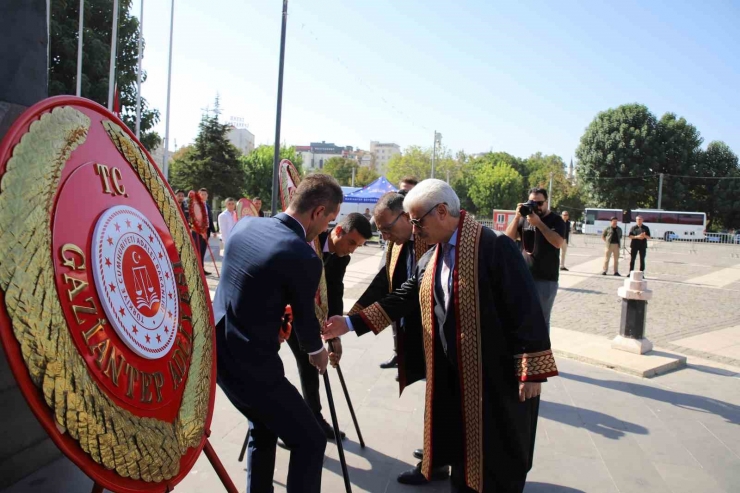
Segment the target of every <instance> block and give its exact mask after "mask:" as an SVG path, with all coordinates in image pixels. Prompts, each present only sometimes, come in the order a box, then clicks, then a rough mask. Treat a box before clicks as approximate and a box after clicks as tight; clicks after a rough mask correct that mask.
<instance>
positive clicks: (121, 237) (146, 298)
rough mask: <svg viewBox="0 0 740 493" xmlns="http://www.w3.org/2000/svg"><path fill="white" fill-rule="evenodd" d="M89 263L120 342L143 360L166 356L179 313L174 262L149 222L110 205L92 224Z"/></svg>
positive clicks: (172, 341) (129, 209) (137, 213)
mask: <svg viewBox="0 0 740 493" xmlns="http://www.w3.org/2000/svg"><path fill="white" fill-rule="evenodd" d="M92 259H93V265H92V268H93V277H94V278H95V287H96V288H97V291H98V295H99V296H100V301H101V303H102V305H103V309H104V310H105V314H106V315H107V316H108V321H109V322H110V323H111V325H112V326H113V328H114V330H115V331H116V333H117V334H118V336H119V337H120V338H121V340H123V342H124V343H125V344H126V346H128V347H129V349H131V350H132V351H133V352H134V353H136V354H138V355H139V356H141V357H143V358H146V359H159V358H161V357H163V356H165V355H166V354H167V353H168V352H169V350H170V348H171V347H172V345H173V344H174V343H175V336H176V335H177V324H178V320H180V313H179V304H178V296H177V286H176V284H175V274H174V271H173V270H172V263H171V262H170V259H169V256H168V255H167V251H166V249H165V246H164V243H163V242H162V238H160V236H159V234H158V233H157V231H156V230H155V229H154V226H153V225H152V223H150V222H149V220H148V219H147V218H146V217H145V216H144V215H143V214H142V213H141V212H139V211H137V210H136V209H134V208H132V207H128V206H123V205H118V206H115V207H111V208H110V209H108V210H106V211H105V212H104V213H103V214H102V215H101V216H100V219H98V222H97V224H96V225H95V232H94V233H93V241H92ZM125 265H126V266H127V267H128V268H124V266H125Z"/></svg>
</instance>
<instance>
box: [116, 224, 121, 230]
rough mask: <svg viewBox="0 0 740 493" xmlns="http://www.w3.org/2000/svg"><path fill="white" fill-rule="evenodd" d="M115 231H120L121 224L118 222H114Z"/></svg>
mask: <svg viewBox="0 0 740 493" xmlns="http://www.w3.org/2000/svg"><path fill="white" fill-rule="evenodd" d="M116 231H121V226H120V225H119V224H118V223H116Z"/></svg>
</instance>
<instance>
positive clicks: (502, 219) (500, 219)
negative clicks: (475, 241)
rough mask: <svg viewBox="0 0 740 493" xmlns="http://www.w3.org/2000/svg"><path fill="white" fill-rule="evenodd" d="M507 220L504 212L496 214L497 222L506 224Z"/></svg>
mask: <svg viewBox="0 0 740 493" xmlns="http://www.w3.org/2000/svg"><path fill="white" fill-rule="evenodd" d="M505 222H506V216H505V215H503V214H496V223H498V224H504V223H505Z"/></svg>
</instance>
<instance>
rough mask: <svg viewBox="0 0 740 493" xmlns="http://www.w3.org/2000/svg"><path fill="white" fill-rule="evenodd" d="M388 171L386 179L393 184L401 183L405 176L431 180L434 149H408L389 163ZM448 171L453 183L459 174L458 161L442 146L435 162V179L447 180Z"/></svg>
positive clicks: (418, 147)
mask: <svg viewBox="0 0 740 493" xmlns="http://www.w3.org/2000/svg"><path fill="white" fill-rule="evenodd" d="M386 169H387V173H386V178H388V181H390V182H391V183H398V182H400V181H401V178H403V177H404V176H415V177H416V178H417V179H418V180H424V179H426V178H429V177H430V176H432V148H431V147H428V148H423V147H420V146H411V147H407V148H406V149H405V150H404V151H403V153H402V154H396V155H394V156H393V157H392V158H391V159H390V161H388V165H387V168H386ZM447 171H449V172H450V181H452V180H453V178H455V176H456V175H457V173H458V172H459V169H458V166H457V161H456V160H455V159H453V158H452V153H451V152H450V151H449V150H448V149H447V148H445V147H444V146H440V147H439V148H438V149H437V153H436V156H435V161H434V177H435V178H439V179H441V180H446V179H447Z"/></svg>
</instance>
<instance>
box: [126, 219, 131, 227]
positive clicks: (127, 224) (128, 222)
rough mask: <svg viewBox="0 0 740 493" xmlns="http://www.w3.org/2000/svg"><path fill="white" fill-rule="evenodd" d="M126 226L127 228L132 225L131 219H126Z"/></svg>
mask: <svg viewBox="0 0 740 493" xmlns="http://www.w3.org/2000/svg"><path fill="white" fill-rule="evenodd" d="M126 227H127V228H130V227H131V221H129V220H128V219H126Z"/></svg>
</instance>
